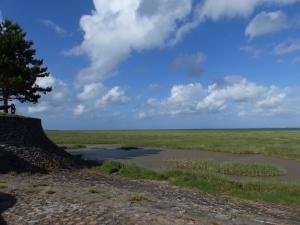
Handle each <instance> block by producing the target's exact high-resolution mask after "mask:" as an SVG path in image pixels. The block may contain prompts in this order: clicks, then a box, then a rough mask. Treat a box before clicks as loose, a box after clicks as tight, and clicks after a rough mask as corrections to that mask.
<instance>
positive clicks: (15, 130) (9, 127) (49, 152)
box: [0, 116, 73, 172]
mask: <svg viewBox="0 0 300 225" xmlns="http://www.w3.org/2000/svg"><path fill="white" fill-rule="evenodd" d="M72 160H73V159H72V157H71V156H70V155H69V154H68V153H67V152H65V151H64V150H62V149H61V148H59V147H58V146H57V145H56V144H54V143H53V142H52V141H51V140H50V139H48V137H47V136H46V134H45V133H44V131H43V128H42V124H41V120H40V119H35V118H26V117H16V116H0V172H1V171H2V172H6V171H9V170H18V171H24V170H39V169H40V170H52V169H55V168H67V167H69V166H71V165H72V163H73V161H72Z"/></svg>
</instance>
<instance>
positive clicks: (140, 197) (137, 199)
mask: <svg viewBox="0 0 300 225" xmlns="http://www.w3.org/2000/svg"><path fill="white" fill-rule="evenodd" d="M147 200H148V199H147V198H146V197H145V196H144V195H142V194H139V193H133V194H131V195H130V196H129V197H128V201H130V202H141V201H147Z"/></svg>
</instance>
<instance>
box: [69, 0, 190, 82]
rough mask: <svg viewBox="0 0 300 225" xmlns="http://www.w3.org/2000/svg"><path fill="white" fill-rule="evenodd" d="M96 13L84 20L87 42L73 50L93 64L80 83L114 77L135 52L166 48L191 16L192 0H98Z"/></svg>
mask: <svg viewBox="0 0 300 225" xmlns="http://www.w3.org/2000/svg"><path fill="white" fill-rule="evenodd" d="M94 5H95V10H94V11H93V12H92V14H91V15H85V16H82V17H81V20H80V26H81V28H82V30H83V31H84V33H85V34H84V40H83V42H82V43H81V45H80V46H77V47H75V48H73V49H72V50H71V51H69V53H70V54H73V55H81V54H84V55H87V56H88V57H89V58H90V60H91V64H90V66H89V67H88V68H85V69H83V70H82V71H81V72H80V73H79V75H78V82H79V83H93V82H99V81H101V80H103V79H106V78H108V77H109V76H111V75H112V74H113V73H114V71H115V70H116V69H117V66H118V65H119V64H120V63H121V62H123V61H124V60H125V59H126V58H127V57H128V55H129V54H130V53H131V52H132V51H134V50H135V51H141V50H144V49H150V48H155V47H161V46H164V44H165V43H166V42H167V40H168V39H169V38H170V36H171V35H172V34H173V33H174V32H175V31H176V29H177V22H178V21H181V20H183V19H184V18H185V17H186V16H188V15H189V14H190V12H191V9H192V0H181V1H177V0H161V1H158V0H156V1H150V2H149V1H142V0H127V1H119V0H110V1H106V0H94Z"/></svg>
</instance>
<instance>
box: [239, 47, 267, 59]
mask: <svg viewBox="0 0 300 225" xmlns="http://www.w3.org/2000/svg"><path fill="white" fill-rule="evenodd" d="M240 50H241V51H243V52H245V53H248V54H251V55H253V56H254V57H255V58H258V57H259V56H260V55H261V54H262V53H263V50H262V49H260V48H257V47H255V46H253V45H245V46H242V47H241V48H240Z"/></svg>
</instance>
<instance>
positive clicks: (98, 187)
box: [0, 169, 300, 225]
mask: <svg viewBox="0 0 300 225" xmlns="http://www.w3.org/2000/svg"><path fill="white" fill-rule="evenodd" d="M0 183H1V184H0V187H1V189H0V192H1V193H0V213H2V217H3V218H2V219H1V217H0V221H2V222H0V224H1V225H2V224H5V223H7V224H12V225H16V224H18V225H22V224H62V225H68V224H113V225H115V224H142V225H143V224H145V225H146V224H147V225H151V224H155V225H159V224H164V225H167V224H172V225H176V224H251V225H252V224H300V208H293V207H287V206H279V205H272V204H262V203H250V202H245V201H239V200H234V199H231V198H227V197H220V196H218V197H217V196H213V195H209V194H206V193H201V192H198V191H194V190H188V189H180V188H176V187H171V186H170V185H168V184H166V183H165V182H152V181H131V180H127V179H124V178H119V177H107V176H102V175H100V174H98V173H97V172H96V171H93V170H88V169H86V170H78V171H61V172H57V173H52V174H47V175H41V174H36V175H17V176H12V175H0ZM134 193H138V194H139V195H141V196H143V197H144V200H141V201H132V199H130V196H131V195H133V194H134Z"/></svg>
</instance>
